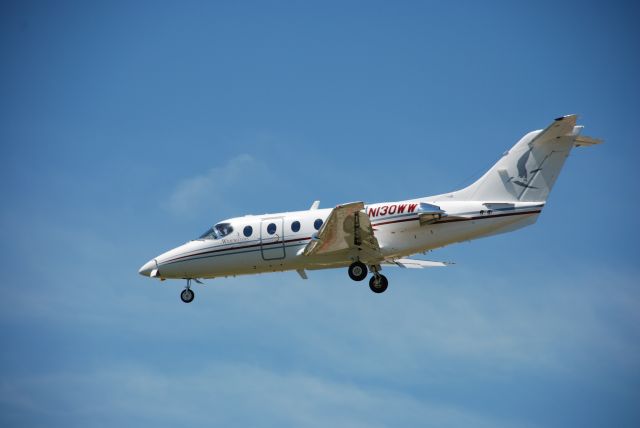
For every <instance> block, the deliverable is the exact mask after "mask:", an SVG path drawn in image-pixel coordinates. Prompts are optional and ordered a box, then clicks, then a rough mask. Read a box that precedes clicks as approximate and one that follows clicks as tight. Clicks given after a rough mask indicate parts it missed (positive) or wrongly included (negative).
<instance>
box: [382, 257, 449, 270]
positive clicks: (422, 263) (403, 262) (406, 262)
mask: <svg viewBox="0 0 640 428" xmlns="http://www.w3.org/2000/svg"><path fill="white" fill-rule="evenodd" d="M452 264H453V263H451V262H433V261H431V260H417V259H388V260H385V261H384V263H383V265H385V266H398V267H401V268H406V269H424V268H430V267H440V266H449V265H452Z"/></svg>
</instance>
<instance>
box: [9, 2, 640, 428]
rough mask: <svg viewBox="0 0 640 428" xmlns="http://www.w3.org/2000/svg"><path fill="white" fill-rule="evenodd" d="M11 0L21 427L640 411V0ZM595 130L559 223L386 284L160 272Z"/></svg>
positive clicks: (331, 277)
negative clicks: (278, 216) (563, 132)
mask: <svg viewBox="0 0 640 428" xmlns="http://www.w3.org/2000/svg"><path fill="white" fill-rule="evenodd" d="M446 3H448V2H430V1H425V2H322V3H312V2H299V1H293V2H285V1H276V2H256V3H247V2H225V3H214V2H107V3H105V4H90V3H88V2H77V3H76V2H3V4H2V6H0V11H1V13H0V55H1V58H2V60H1V61H0V125H1V126H0V144H1V145H0V150H1V151H0V153H1V159H2V163H3V168H2V169H0V178H1V180H0V189H1V190H2V194H3V201H4V202H3V203H2V204H1V205H0V216H1V217H0V218H1V222H0V231H1V236H2V239H1V241H0V242H1V243H0V245H1V247H0V248H1V251H2V259H1V260H2V261H1V262H0V270H1V271H2V274H3V275H2V282H1V284H2V286H1V291H2V299H1V301H0V338H1V340H2V346H1V348H0V425H2V426H6V427H11V426H22V427H23V426H29V427H38V426H47V427H57V426H59V427H69V426H83V427H86V426H90V427H103V426H105V427H107V426H109V427H110V426H114V425H120V426H153V427H162V426H167V427H169V426H176V425H178V424H179V425H187V426H212V425H219V426H260V427H271V426H273V427H281V426H305V427H316V426H317V427H321V426H322V427H325V426H345V427H358V426H362V427H365V426H366V427H396V426H438V427H467V426H478V427H484V426H487V427H566V426H584V427H591V426H593V427H595V426H618V427H636V426H638V425H639V424H640V411H639V410H638V406H637V404H638V402H639V400H640V332H639V326H640V316H639V315H638V314H639V313H640V311H639V309H640V284H639V283H638V277H639V274H640V271H639V270H640V269H639V266H638V259H639V254H638V253H639V252H638V249H637V242H638V238H640V236H639V233H638V232H639V230H638V221H637V219H636V217H635V213H636V212H638V208H640V207H639V204H638V196H640V195H638V190H637V185H636V184H637V183H638V182H639V181H640V173H639V172H638V168H637V161H638V157H639V155H640V150H639V149H638V141H637V140H638V137H637V130H636V129H635V128H636V124H637V118H638V117H639V115H640V96H639V95H640V83H639V82H640V81H639V79H638V76H640V58H639V57H638V55H637V52H638V42H637V41H638V40H640V34H639V32H640V31H639V30H638V27H637V25H636V22H637V19H638V8H637V7H636V6H633V5H630V4H626V3H625V2H607V3H596V2H562V3H560V4H559V3H557V2H534V3H531V4H517V5H516V4H513V3H512V2H483V4H480V2H471V1H462V2H455V3H454V4H446ZM569 113H578V114H580V115H581V118H580V122H581V123H582V124H584V125H585V134H587V135H592V136H596V137H602V138H604V139H605V140H606V143H605V144H604V145H601V146H598V147H594V148H590V149H581V150H576V151H574V152H573V153H572V155H571V157H570V159H569V160H568V162H567V164H566V166H565V169H564V170H563V173H562V175H561V176H560V178H559V180H558V182H557V184H556V187H555V188H554V191H553V193H552V194H551V197H550V199H549V201H548V204H547V207H546V209H545V211H544V213H543V214H542V216H541V217H540V219H539V221H538V223H537V224H536V225H535V226H533V227H530V228H527V229H524V230H521V231H518V232H516V233H512V234H508V235H503V236H497V237H493V238H489V239H484V240H479V241H474V242H472V243H464V244H459V245H454V246H451V247H447V248H444V249H441V250H438V251H435V252H433V253H432V254H430V258H432V259H435V260H452V261H455V262H456V265H454V266H452V267H450V268H446V269H433V270H429V271H414V270H410V271H405V270H399V269H398V270H394V271H389V272H387V274H388V276H389V278H390V282H391V285H390V288H389V290H388V292H387V293H385V294H383V295H374V294H373V293H371V292H370V291H369V290H368V289H367V287H366V286H364V287H362V286H358V285H354V283H353V282H352V281H350V280H349V279H348V277H347V275H346V272H344V271H342V270H334V271H316V272H311V273H310V275H309V276H310V278H309V280H308V281H302V280H300V279H299V278H298V276H297V275H296V274H295V273H282V274H273V275H263V276H254V277H243V278H234V279H217V280H213V281H209V284H208V285H207V286H206V287H199V288H197V289H196V294H197V297H196V301H195V302H194V303H192V304H190V305H184V304H182V303H181V302H180V301H179V298H178V294H179V291H180V289H181V287H182V283H180V282H171V281H166V282H164V283H162V284H161V283H159V282H155V281H151V280H149V279H148V278H143V277H141V276H139V275H138V274H137V269H138V268H139V267H140V265H141V264H142V263H144V262H146V261H147V260H148V259H149V258H151V257H153V256H155V255H157V254H159V253H160V252H162V251H164V250H166V249H168V248H171V247H173V246H175V245H177V244H180V243H182V242H184V241H185V240H187V239H189V238H192V237H195V236H197V235H198V234H199V233H201V232H203V231H204V230H205V229H207V228H208V227H209V226H210V225H211V224H212V223H214V222H216V221H217V220H220V219H224V218H227V217H233V216H237V215H243V214H247V213H262V212H274V211H276V212H277V211H284V210H296V209H305V208H307V207H308V206H309V205H310V204H311V202H312V201H313V200H315V199H320V200H321V201H322V206H331V205H335V204H337V203H341V202H346V201H353V200H364V201H365V202H378V201H384V200H398V199H405V198H411V197H418V196H426V195H430V194H437V193H440V192H445V191H449V190H453V189H455V188H458V187H461V186H463V185H465V184H468V183H469V182H470V181H472V180H473V179H474V178H475V177H477V176H478V175H480V174H481V173H482V172H484V170H486V169H487V168H488V167H489V166H491V165H492V163H493V162H494V161H495V160H496V159H497V158H498V157H499V155H500V154H501V153H502V152H503V151H505V150H506V149H507V148H509V147H510V146H511V145H512V144H514V143H515V142H516V141H517V140H518V139H519V138H520V137H521V136H522V135H523V134H524V133H526V132H528V131H530V130H533V129H538V128H542V127H544V126H546V125H547V124H548V123H549V122H550V121H551V120H552V119H553V118H555V117H557V116H559V115H563V114H569Z"/></svg>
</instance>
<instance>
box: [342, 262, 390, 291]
mask: <svg viewBox="0 0 640 428" xmlns="http://www.w3.org/2000/svg"><path fill="white" fill-rule="evenodd" d="M370 270H371V272H373V276H372V277H371V279H370V280H369V288H370V289H371V291H373V292H374V293H384V291H385V290H386V289H387V287H388V286H389V281H388V280H387V277H386V276H384V275H382V274H380V273H379V272H378V271H379V270H380V266H371V269H370ZM348 272H349V277H350V278H351V279H353V280H354V281H362V280H363V279H365V278H366V277H367V273H368V269H367V266H366V265H365V264H364V263H362V262H361V261H355V262H353V263H351V265H349V270H348Z"/></svg>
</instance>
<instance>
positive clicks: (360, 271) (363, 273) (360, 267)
mask: <svg viewBox="0 0 640 428" xmlns="http://www.w3.org/2000/svg"><path fill="white" fill-rule="evenodd" d="M367 273H368V271H367V266H366V265H365V264H364V263H362V262H361V261H357V262H353V263H351V265H350V266H349V278H351V279H353V280H354V281H362V280H363V279H365V278H366V277H367Z"/></svg>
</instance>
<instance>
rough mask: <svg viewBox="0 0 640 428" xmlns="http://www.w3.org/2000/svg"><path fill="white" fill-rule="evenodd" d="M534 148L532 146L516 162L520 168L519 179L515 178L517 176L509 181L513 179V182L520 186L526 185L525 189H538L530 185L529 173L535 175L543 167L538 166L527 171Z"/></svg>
mask: <svg viewBox="0 0 640 428" xmlns="http://www.w3.org/2000/svg"><path fill="white" fill-rule="evenodd" d="M532 150H533V149H532V148H530V149H529V150H527V151H526V152H525V153H524V154H523V155H522V156H520V159H518V162H517V164H516V167H517V168H518V179H515V178H516V177H510V178H509V181H511V182H512V183H513V184H517V185H518V186H520V187H524V188H525V189H537V187H535V186H530V185H529V175H531V176H532V177H533V176H534V175H535V173H536V172H538V171H540V170H541V169H542V168H537V169H533V170H531V171H527V161H528V160H529V157H530V156H531V151H532Z"/></svg>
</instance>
